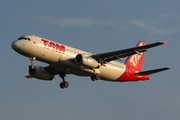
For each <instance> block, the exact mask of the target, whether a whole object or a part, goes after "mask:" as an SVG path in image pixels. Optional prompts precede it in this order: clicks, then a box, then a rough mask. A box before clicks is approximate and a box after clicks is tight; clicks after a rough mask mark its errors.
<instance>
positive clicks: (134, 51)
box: [91, 41, 167, 64]
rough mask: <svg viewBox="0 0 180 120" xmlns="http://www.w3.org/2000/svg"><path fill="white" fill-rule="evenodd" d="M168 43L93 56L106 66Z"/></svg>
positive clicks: (157, 43)
mask: <svg viewBox="0 0 180 120" xmlns="http://www.w3.org/2000/svg"><path fill="white" fill-rule="evenodd" d="M166 43H167V41H166V42H156V43H152V44H148V45H144V46H139V47H134V48H129V49H124V50H119V51H113V52H108V53H102V54H96V55H92V56H91V57H93V58H94V59H96V60H97V61H98V62H99V63H102V64H105V63H107V62H110V61H112V60H116V59H120V60H122V58H123V57H127V56H130V55H134V54H139V53H141V52H145V51H146V49H148V48H152V47H156V46H159V45H162V44H165V45H166Z"/></svg>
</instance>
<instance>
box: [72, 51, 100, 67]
mask: <svg viewBox="0 0 180 120" xmlns="http://www.w3.org/2000/svg"><path fill="white" fill-rule="evenodd" d="M75 63H76V64H77V65H82V66H85V67H90V68H99V67H100V63H98V62H97V61H96V60H95V59H94V58H92V57H89V56H87V57H86V56H85V57H84V56H83V55H82V54H78V55H77V56H76V58H75Z"/></svg>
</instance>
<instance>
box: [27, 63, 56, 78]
mask: <svg viewBox="0 0 180 120" xmlns="http://www.w3.org/2000/svg"><path fill="white" fill-rule="evenodd" d="M29 74H30V75H31V76H32V77H34V78H37V79H41V80H52V79H53V78H54V75H52V74H51V73H49V72H48V71H46V70H45V69H44V68H43V67H40V66H34V68H32V67H31V66H29Z"/></svg>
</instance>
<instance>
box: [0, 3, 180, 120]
mask: <svg viewBox="0 0 180 120" xmlns="http://www.w3.org/2000/svg"><path fill="white" fill-rule="evenodd" d="M179 5H180V1H177V0H171V1H168V0H151V1H144V0H136V1H134V0H121V1H119V0H111V1H110V0H91V1H84V0H76V1H70V0H44V1H43V2H42V1H40V0H31V1H26V0H16V1H13V0H1V2H0V11H1V14H0V26H1V27H0V33H1V35H0V39H1V48H0V54H1V67H0V73H1V80H0V99H1V100H0V117H1V119H2V120H14V119H26V120H34V119H38V120H49V119H53V120H59V119H61V120H65V119H68V120H84V119H86V120H92V119H95V120H100V119H102V120H109V119H121V120H132V119H133V120H145V119H146V120H160V119H162V120H169V119H173V120H179V118H180V115H179V112H180V104H179V101H180V95H179V91H180V87H179V84H180V81H179V77H178V75H179V44H180V41H179V38H180V24H179V23H180V13H179V11H180V8H179ZM33 34H35V35H37V36H40V37H43V38H47V39H50V40H53V41H56V42H59V43H62V44H65V45H69V46H72V47H75V48H79V49H82V50H85V51H88V52H91V53H103V52H110V51H114V50H120V49H125V48H130V47H134V46H135V45H136V44H137V43H138V41H140V40H142V41H144V42H146V43H154V42H158V41H160V42H161V41H168V43H167V45H168V46H158V47H155V48H152V49H148V51H147V52H146V56H145V61H144V67H143V70H150V69H155V68H161V67H171V70H168V71H164V72H161V73H158V74H153V75H151V76H150V77H151V80H149V81H145V82H130V83H114V82H113V83H111V82H105V81H102V80H99V81H95V82H92V81H91V80H90V78H89V77H79V76H75V75H68V76H67V77H66V80H67V81H68V82H69V84H70V86H69V88H68V89H63V90H62V89H60V87H59V83H60V82H61V79H60V78H59V77H58V76H56V78H55V79H54V80H53V81H50V82H49V81H41V80H37V79H31V81H30V82H29V81H27V80H26V79H25V78H24V76H25V75H27V74H28V66H29V65H30V61H29V59H28V58H25V57H23V56H21V55H19V54H17V53H16V52H14V51H13V50H12V48H11V42H12V41H13V40H16V39H17V38H18V37H19V36H22V35H33ZM35 65H42V66H47V64H45V63H41V62H38V61H35Z"/></svg>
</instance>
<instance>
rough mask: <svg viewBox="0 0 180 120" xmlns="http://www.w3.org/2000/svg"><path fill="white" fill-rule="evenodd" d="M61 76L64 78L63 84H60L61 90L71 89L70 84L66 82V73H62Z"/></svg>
mask: <svg viewBox="0 0 180 120" xmlns="http://www.w3.org/2000/svg"><path fill="white" fill-rule="evenodd" d="M59 76H60V77H61V78H62V80H63V82H61V83H60V84H59V86H60V88H62V89H63V88H68V87H69V83H68V82H67V81H65V78H64V77H65V76H66V75H65V73H61V74H59Z"/></svg>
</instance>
